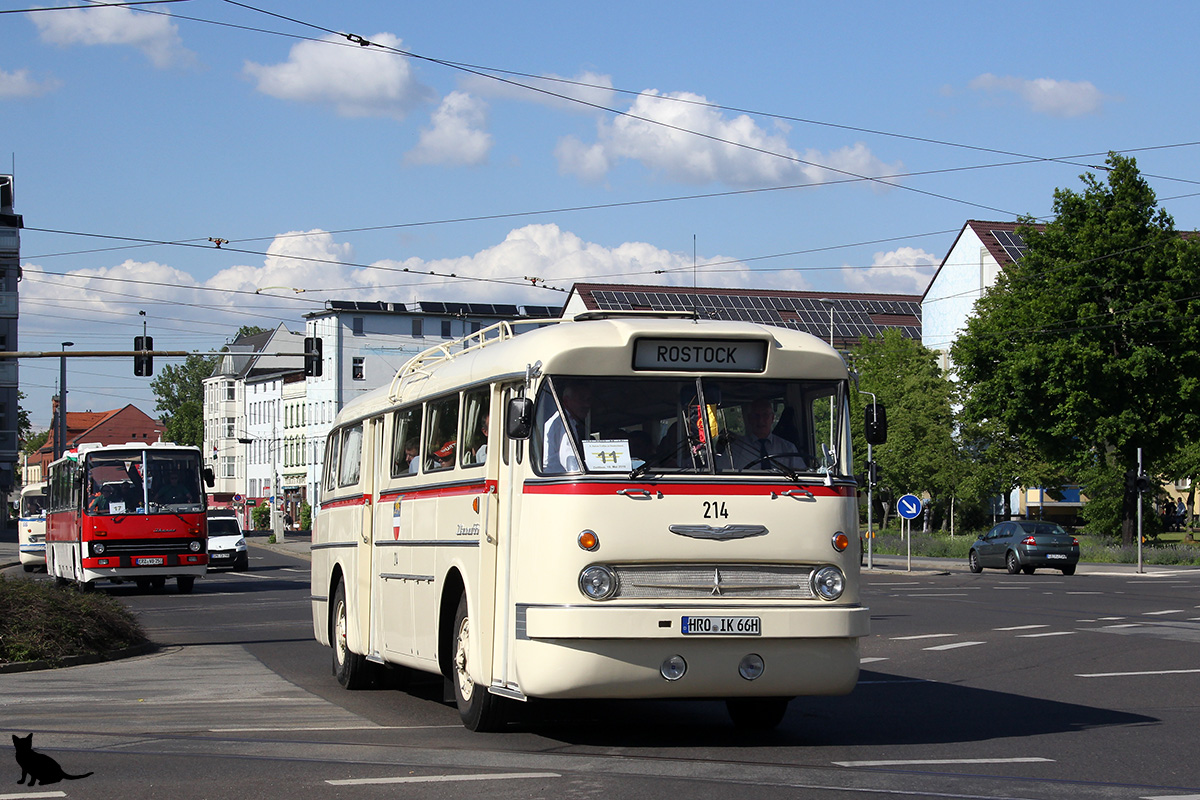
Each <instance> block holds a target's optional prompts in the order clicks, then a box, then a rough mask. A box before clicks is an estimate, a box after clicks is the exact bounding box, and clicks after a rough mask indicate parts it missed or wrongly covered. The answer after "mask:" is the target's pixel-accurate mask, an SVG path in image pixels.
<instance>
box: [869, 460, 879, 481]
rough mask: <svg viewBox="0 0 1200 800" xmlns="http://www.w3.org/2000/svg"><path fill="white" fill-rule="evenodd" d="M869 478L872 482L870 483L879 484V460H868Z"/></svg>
mask: <svg viewBox="0 0 1200 800" xmlns="http://www.w3.org/2000/svg"><path fill="white" fill-rule="evenodd" d="M867 480H868V481H869V482H870V484H871V485H872V486H878V485H879V462H877V461H868V462H867Z"/></svg>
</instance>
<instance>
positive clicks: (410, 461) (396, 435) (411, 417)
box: [392, 406, 421, 478]
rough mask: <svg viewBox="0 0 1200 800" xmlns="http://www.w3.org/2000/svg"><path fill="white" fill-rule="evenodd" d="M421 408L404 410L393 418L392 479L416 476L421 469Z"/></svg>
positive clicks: (415, 407) (414, 407)
mask: <svg viewBox="0 0 1200 800" xmlns="http://www.w3.org/2000/svg"><path fill="white" fill-rule="evenodd" d="M420 454H421V407H420V406H413V407H412V408H402V409H400V410H399V411H397V412H396V413H395V414H394V415H393V417H392V477H393V478H401V477H404V476H405V475H415V474H416V473H417V471H418V470H419V469H420V468H421V457H420Z"/></svg>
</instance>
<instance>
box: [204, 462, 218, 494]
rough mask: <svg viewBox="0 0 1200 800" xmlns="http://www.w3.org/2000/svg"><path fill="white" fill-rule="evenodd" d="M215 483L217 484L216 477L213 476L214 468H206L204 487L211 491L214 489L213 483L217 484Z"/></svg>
mask: <svg viewBox="0 0 1200 800" xmlns="http://www.w3.org/2000/svg"><path fill="white" fill-rule="evenodd" d="M215 482H216V476H215V475H214V474H213V468H212V467H205V468H204V485H205V486H207V487H208V488H210V489H211V488H212V487H213V483H215Z"/></svg>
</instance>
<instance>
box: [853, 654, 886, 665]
mask: <svg viewBox="0 0 1200 800" xmlns="http://www.w3.org/2000/svg"><path fill="white" fill-rule="evenodd" d="M876 661H887V659H886V658H880V657H878V656H877V657H875V658H860V659H859V660H858V663H860V664H872V663H874V662H876Z"/></svg>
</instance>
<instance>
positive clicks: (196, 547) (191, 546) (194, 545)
mask: <svg viewBox="0 0 1200 800" xmlns="http://www.w3.org/2000/svg"><path fill="white" fill-rule="evenodd" d="M188 550H191V551H192V552H193V553H199V552H200V540H199V539H193V540H192V541H190V542H188Z"/></svg>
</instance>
